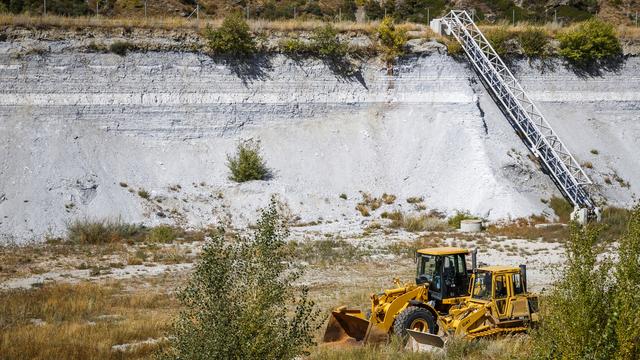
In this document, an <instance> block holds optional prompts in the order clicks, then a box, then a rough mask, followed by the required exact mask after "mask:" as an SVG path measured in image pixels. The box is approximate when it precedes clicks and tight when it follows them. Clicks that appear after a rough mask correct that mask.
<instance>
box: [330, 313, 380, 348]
mask: <svg viewBox="0 0 640 360" xmlns="http://www.w3.org/2000/svg"><path fill="white" fill-rule="evenodd" d="M368 327H369V320H366V319H365V318H364V314H363V313H362V311H360V310H343V311H332V312H331V316H330V317H329V324H327V330H326V331H325V333H324V338H323V342H336V341H344V340H346V339H348V338H353V339H355V340H357V341H360V340H362V339H364V337H365V335H366V334H367V328H368Z"/></svg>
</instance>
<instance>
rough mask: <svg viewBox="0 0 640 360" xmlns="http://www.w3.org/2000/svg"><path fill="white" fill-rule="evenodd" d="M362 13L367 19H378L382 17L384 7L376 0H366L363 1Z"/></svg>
mask: <svg viewBox="0 0 640 360" xmlns="http://www.w3.org/2000/svg"><path fill="white" fill-rule="evenodd" d="M364 13H365V14H366V15H367V19H369V20H378V19H382V18H383V17H384V9H382V6H380V1H378V0H367V1H365V3H364Z"/></svg>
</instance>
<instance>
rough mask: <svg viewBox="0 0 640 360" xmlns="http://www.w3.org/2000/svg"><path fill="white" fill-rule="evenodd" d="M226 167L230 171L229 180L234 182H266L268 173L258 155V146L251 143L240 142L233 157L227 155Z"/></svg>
mask: <svg viewBox="0 0 640 360" xmlns="http://www.w3.org/2000/svg"><path fill="white" fill-rule="evenodd" d="M227 167H228V168H229V171H231V175H230V176H229V179H231V180H233V181H236V182H245V181H251V180H266V179H267V178H268V177H269V173H270V171H269V169H268V168H267V166H266V165H265V163H264V160H263V159H262V155H260V145H259V144H258V143H257V142H253V141H242V142H240V143H239V144H238V147H237V149H236V153H235V155H233V156H232V155H227Z"/></svg>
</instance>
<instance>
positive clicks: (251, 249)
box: [166, 200, 320, 359]
mask: <svg viewBox="0 0 640 360" xmlns="http://www.w3.org/2000/svg"><path fill="white" fill-rule="evenodd" d="M287 237H288V230H287V228H286V226H285V224H284V219H283V218H282V216H281V215H280V214H278V211H277V209H276V203H275V201H274V200H272V201H271V204H270V205H269V207H268V208H266V209H264V210H263V211H262V216H261V218H260V220H259V221H258V224H257V228H256V230H255V231H254V233H253V236H252V237H246V236H236V237H234V238H233V239H232V240H231V241H229V239H227V238H226V237H225V236H224V232H222V231H221V232H219V233H218V234H217V235H215V236H214V237H213V238H212V239H211V240H210V241H208V242H207V244H206V245H205V247H204V249H203V253H202V256H201V259H200V261H199V262H198V264H197V266H196V268H195V271H194V273H193V275H192V276H191V279H190V280H189V282H188V283H187V285H186V286H185V288H184V289H182V291H181V292H180V294H179V299H180V302H181V303H182V305H183V310H182V311H181V313H180V316H179V318H178V320H177V322H176V323H175V327H174V330H173V335H174V336H173V337H171V339H172V340H171V346H170V347H169V348H168V349H167V350H166V355H167V358H179V359H207V358H212V359H213V358H215V359H293V358H296V357H298V356H300V355H304V354H306V350H307V349H308V348H309V347H310V346H312V345H313V344H314V333H315V331H316V329H317V328H318V326H319V325H320V323H319V319H320V312H319V310H318V309H316V307H315V304H314V303H313V301H311V300H309V297H308V289H307V288H306V287H304V286H303V287H298V286H295V285H294V282H295V281H296V280H298V279H299V277H300V275H301V270H302V269H301V268H299V267H296V266H293V265H292V262H291V260H292V259H291V255H290V253H289V252H288V251H287V247H286V239H287Z"/></svg>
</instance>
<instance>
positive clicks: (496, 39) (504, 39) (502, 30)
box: [485, 26, 513, 56]
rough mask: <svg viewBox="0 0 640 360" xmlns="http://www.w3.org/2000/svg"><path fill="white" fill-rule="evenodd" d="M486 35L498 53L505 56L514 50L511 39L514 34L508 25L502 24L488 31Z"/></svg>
mask: <svg viewBox="0 0 640 360" xmlns="http://www.w3.org/2000/svg"><path fill="white" fill-rule="evenodd" d="M485 37H486V38H487V40H488V41H489V43H490V44H491V46H492V47H493V50H495V51H496V53H497V54H498V55H500V56H505V55H507V54H509V53H510V52H512V49H511V45H510V41H511V39H513V34H512V33H511V32H510V31H509V29H508V28H507V27H506V26H500V27H497V28H494V29H490V30H489V31H486V32H485Z"/></svg>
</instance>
